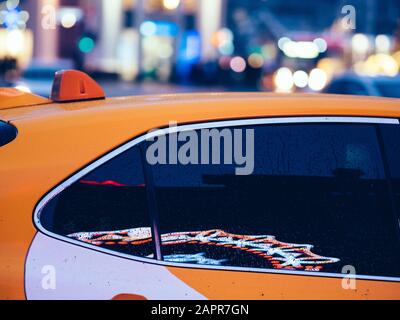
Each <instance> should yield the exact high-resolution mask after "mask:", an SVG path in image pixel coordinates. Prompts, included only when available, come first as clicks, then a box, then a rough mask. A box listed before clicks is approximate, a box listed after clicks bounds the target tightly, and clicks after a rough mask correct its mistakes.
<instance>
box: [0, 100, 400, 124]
mask: <svg viewBox="0 0 400 320" xmlns="http://www.w3.org/2000/svg"><path fill="white" fill-rule="evenodd" d="M185 115H186V116H187V120H188V121H189V122H193V121H196V119H197V120H198V121H205V120H221V119H225V118H248V117H263V116H265V117H270V116H274V117H276V116H298V115H315V116H318V115H337V116H339V115H343V116H374V117H399V116H400V100H399V99H390V98H375V97H361V96H344V95H323V94H271V93H203V94H169V95H154V96H133V97H120V98H110V99H105V100H94V101H85V102H74V103H46V104H41V105H32V106H25V107H17V108H15V107H14V108H9V109H7V108H5V109H2V110H1V108H0V119H2V120H5V121H13V122H17V123H18V122H22V121H23V122H25V123H26V122H29V121H35V120H45V119H48V120H51V121H59V122H63V120H65V121H66V120H67V119H76V120H77V121H80V120H85V119H86V120H89V119H91V121H92V120H93V119H94V118H95V119H100V118H102V117H106V118H108V119H116V120H117V119H119V118H120V120H121V121H123V119H124V118H125V117H126V116H132V117H140V118H145V117H148V118H149V119H151V118H160V119H162V117H165V120H174V117H178V116H179V118H180V119H182V120H183V119H184V117H185ZM196 116H197V118H196ZM175 120H177V119H175Z"/></svg>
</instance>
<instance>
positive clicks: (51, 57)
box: [0, 0, 400, 91]
mask: <svg viewBox="0 0 400 320" xmlns="http://www.w3.org/2000/svg"><path fill="white" fill-rule="evenodd" d="M1 3H3V7H4V4H13V5H15V4H16V3H17V7H16V8H13V12H14V13H13V14H15V12H17V13H18V14H20V12H22V10H25V11H27V12H29V19H28V20H27V22H26V28H25V30H24V32H25V33H24V36H23V37H22V36H19V38H18V37H16V36H15V39H14V40H12V41H11V44H12V46H11V47H12V48H13V49H15V47H18V48H19V49H20V51H21V52H23V53H24V54H23V55H21V57H18V59H19V60H24V61H25V63H21V64H20V65H21V67H25V66H26V61H28V60H29V59H28V56H29V55H30V56H32V58H33V59H34V61H41V62H45V63H48V64H57V63H58V62H59V61H60V60H70V61H73V63H74V65H75V67H76V68H79V69H83V70H85V71H88V72H94V73H98V74H104V75H114V76H115V77H118V78H121V79H123V80H126V81H132V80H146V79H152V80H155V81H163V82H167V81H177V82H191V83H203V84H212V83H223V84H229V85H235V84H238V85H241V86H243V85H248V86H249V87H254V88H256V89H262V90H281V91H292V90H303V89H311V90H316V91H318V90H320V89H321V87H323V85H321V83H322V84H323V83H325V82H327V81H329V79H330V78H331V77H332V76H333V75H334V73H335V72H341V71H345V70H354V71H356V72H360V73H366V74H370V75H373V74H381V73H383V74H387V75H394V74H398V71H399V70H398V69H399V65H400V53H398V52H399V50H400V46H399V39H398V38H399V36H400V28H399V17H400V2H399V1H397V0H346V1H344V0H332V1H319V2H318V3H316V2H315V1H314V0H303V1H298V0H286V1H281V0H268V1H265V0H252V1H247V2H244V1H242V0H113V1H110V0H35V1H27V0H21V1H18V0H7V1H0V4H1ZM349 5H350V6H353V7H354V8H355V9H356V12H355V19H356V20H355V26H356V28H355V29H354V30H353V29H345V28H343V24H342V20H343V17H344V16H345V14H346V13H344V12H343V7H345V6H349ZM10 7H12V6H11V5H10ZM0 9H1V8H0ZM7 10H8V9H7ZM0 12H2V11H1V10H0ZM8 15H11V13H10V14H7V17H8ZM3 22H4V21H1V15H0V25H3V27H4V26H5V24H4V23H3ZM7 28H8V27H7ZM7 28H6V29H7ZM8 29H10V28H8ZM0 31H1V28H0ZM11 31H13V30H8V31H7V32H11ZM29 39H30V40H29ZM20 41H23V43H24V46H21V45H15V44H18V43H17V42H20ZM29 43H30V45H29ZM28 47H30V49H29V48H28ZM22 48H23V49H22ZM27 48H28V49H27ZM1 50H2V49H1V45H0V59H1V52H2V51H1ZM3 51H4V50H3ZM14 51H15V50H14ZM22 56H24V57H23V58H22ZM60 65H62V64H60ZM312 79H314V80H312ZM310 83H311V85H310Z"/></svg>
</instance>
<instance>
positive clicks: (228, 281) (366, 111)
mask: <svg viewBox="0 0 400 320" xmlns="http://www.w3.org/2000/svg"><path fill="white" fill-rule="evenodd" d="M14 94H16V95H18V94H17V93H15V92H14ZM8 98H9V91H8ZM13 99H18V103H15V104H16V105H17V106H16V107H14V106H13V102H10V101H9V100H7V94H6V91H0V119H1V120H3V121H7V122H10V123H12V124H13V125H15V126H16V127H17V129H18V136H17V138H16V139H15V140H14V141H13V142H11V143H9V144H7V145H5V146H2V147H0V171H1V174H0V176H1V179H0V299H25V298H28V299H29V298H38V297H32V296H30V295H29V292H27V289H26V286H27V281H29V279H27V277H28V273H27V267H26V263H27V256H28V254H29V251H30V246H31V244H32V242H33V241H34V238H35V237H37V236H38V234H39V233H40V232H39V231H38V230H37V229H36V228H35V225H34V223H33V219H32V216H33V212H34V210H35V207H36V205H37V204H38V202H39V201H40V199H42V197H43V196H44V195H45V194H46V193H47V192H49V190H51V189H53V188H54V187H55V186H57V185H59V184H60V183H61V182H62V181H64V180H65V179H66V178H67V177H69V176H71V175H72V174H73V173H75V172H77V171H78V170H80V169H81V168H84V167H85V166H86V165H87V164H89V163H91V162H93V161H94V160H96V159H98V158H99V157H101V156H103V155H105V154H107V153H108V152H110V150H112V149H114V148H116V147H118V146H120V145H123V144H124V143H125V142H127V141H130V140H131V139H133V138H135V137H138V136H140V135H142V134H144V133H146V132H148V131H149V130H150V129H153V128H162V127H165V126H168V123H169V122H170V121H171V120H175V121H177V123H178V125H183V124H188V123H202V122H210V121H222V120H232V119H249V118H270V117H294V116H299V117H300V116H302V117H305V116H343V117H347V116H351V117H377V118H396V119H397V118H400V103H399V101H398V100H392V99H377V98H363V97H359V98H356V97H342V96H324V95H275V94H261V93H260V94H244V93H243V94H242V93H229V94H188V95H162V96H144V97H123V98H113V99H106V100H96V101H86V102H74V103H61V104H56V103H52V102H51V101H49V100H46V99H40V98H33V97H32V95H25V94H23V93H19V96H18V97H17V98H16V97H15V96H14V97H13ZM7 101H8V102H7ZM13 101H14V102H15V101H17V100H13ZM116 127H118V130H116V129H115V128H116ZM53 241H54V242H57V241H58V240H57V239H53ZM41 250H43V252H48V255H49V263H50V264H51V263H52V262H51V261H50V260H51V255H52V254H53V253H54V250H53V251H52V249H51V248H48V247H42V248H41ZM70 250H72V251H71V252H73V251H74V250H76V251H77V255H79V252H78V251H80V250H85V249H82V248H79V247H78V246H76V245H70ZM52 252H53V253H52ZM69 254H70V253H69ZM66 255H67V254H66ZM100 255H103V256H104V254H103V253H99V252H93V257H92V258H93V259H94V260H95V259H96V257H97V256H100ZM72 256H73V254H72ZM70 258H71V254H70V256H68V257H67V256H66V257H65V259H70ZM109 259H110V263H111V260H113V259H114V261H117V262H118V261H119V260H124V259H122V258H118V257H113V256H110V257H109ZM107 261H108V260H107ZM106 263H107V262H106ZM126 263H128V262H126ZM148 268H150V269H151V270H153V268H154V269H157V268H162V269H163V270H164V271H163V272H165V273H166V274H168V275H169V276H171V277H173V278H174V280H173V281H179V282H181V283H183V284H184V286H185V287H182V288H177V289H176V290H181V291H182V296H179V295H173V294H172V295H170V296H168V297H170V298H180V297H181V298H184V297H185V295H184V293H185V290H189V289H190V290H191V291H190V292H195V293H196V294H197V295H189V296H188V297H189V298H190V297H191V298H207V299H400V282H398V281H395V280H393V279H392V280H390V281H387V280H384V279H383V280H379V279H377V280H376V279H371V280H368V279H357V290H344V289H343V287H342V281H343V279H342V278H337V277H323V276H318V275H317V276H315V275H313V276H307V275H304V274H290V273H269V272H241V271H232V270H231V271H224V270H211V269H204V268H185V267H181V266H179V267H175V266H171V265H162V264H160V265H157V264H153V265H151V266H150V265H149V267H148ZM150 269H149V270H150ZM151 270H150V271H149V272H151ZM32 272H35V271H32V270H31V271H29V274H31V273H32ZM36 272H37V273H38V279H39V278H40V275H41V274H40V269H39V270H36ZM57 272H58V276H62V273H63V272H67V271H66V270H63V269H61V270H59V271H57ZM96 272H100V271H98V270H97V271H96ZM110 277H111V278H112V277H113V276H110ZM160 281H161V282H162V280H160ZM168 281H169V280H168ZM168 281H167V280H166V283H165V285H169V284H168V283H169V282H168ZM399 281H400V279H399ZM38 285H40V284H38ZM86 285H87V286H90V285H91V284H89V283H87V284H86ZM185 288H186V289H185ZM188 288H189V289H188ZM76 289H77V291H79V290H80V288H76ZM57 290H61V289H57ZM121 290H123V291H122V292H118V291H115V292H113V293H112V294H110V295H109V296H102V297H100V298H106V299H112V298H115V297H121V294H122V297H125V298H128V299H129V298H143V297H144V298H150V299H151V298H154V297H155V298H157V296H146V293H145V292H142V291H141V290H136V289H135V288H134V286H133V287H132V290H131V291H129V288H128V289H127V288H124V289H121ZM170 290H171V292H173V290H174V288H171V289H170ZM64 297H65V298H71V297H70V296H64ZM77 297H80V296H79V295H77ZM93 297H94V296H92V297H91V296H90V295H87V296H82V297H81V298H87V299H90V298H93ZM168 297H162V298H168ZM39 298H40V297H39ZM42 298H49V299H51V298H54V297H52V296H51V294H50V293H49V295H45V296H43V297H42ZM61 298H63V296H61Z"/></svg>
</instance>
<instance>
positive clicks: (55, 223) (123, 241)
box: [41, 147, 154, 258]
mask: <svg viewBox="0 0 400 320" xmlns="http://www.w3.org/2000/svg"><path fill="white" fill-rule="evenodd" d="M145 187H146V185H145V179H144V174H143V167H142V163H141V154H140V150H139V149H138V148H137V147H135V148H133V149H130V150H129V151H126V152H125V153H123V154H121V155H119V156H117V157H115V158H113V159H112V160H110V161H109V162H107V163H105V164H103V165H102V166H100V167H98V168H97V169H95V170H94V171H92V172H91V173H89V174H87V175H86V176H84V177H82V178H80V179H79V180H78V181H77V182H75V183H74V184H72V185H71V186H69V187H68V188H66V189H65V190H64V191H62V192H61V193H60V194H58V195H57V196H56V197H55V198H53V199H52V200H51V201H50V202H49V203H48V204H47V205H46V207H45V208H44V210H43V211H42V213H41V223H42V225H43V227H44V228H46V229H47V230H49V231H51V232H53V233H56V234H58V235H62V236H65V237H68V238H70V239H74V240H78V241H82V242H85V243H88V244H91V245H93V246H97V247H99V248H105V249H109V250H113V251H118V252H121V253H125V254H130V255H134V256H140V257H149V258H152V257H153V251H154V250H153V243H152V236H151V233H152V232H151V228H150V226H151V224H150V222H149V218H148V209H147V197H146V188H145Z"/></svg>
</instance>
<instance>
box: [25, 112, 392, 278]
mask: <svg viewBox="0 0 400 320" xmlns="http://www.w3.org/2000/svg"><path fill="white" fill-rule="evenodd" d="M301 123H354V124H360V123H363V124H393V125H399V124H400V122H399V120H398V119H395V118H377V117H351V116H349V117H348V116H334V117H331V116H323V117H321V116H315V117H312V116H311V117H276V118H256V119H238V120H222V121H208V122H202V123H197V124H189V125H177V126H175V127H170V128H165V129H156V130H154V131H150V132H149V133H147V134H143V135H141V136H139V137H137V138H134V139H133V140H131V141H129V142H127V143H125V144H124V145H122V146H120V147H118V148H116V149H115V150H113V151H111V152H109V153H108V154H106V155H104V156H102V157H101V158H100V159H98V160H96V161H94V162H93V163H91V164H89V165H88V166H87V167H85V168H84V169H82V170H80V171H79V172H77V173H75V174H74V175H72V176H71V177H70V178H68V179H67V180H65V181H64V182H62V183H61V184H60V185H58V186H57V187H55V188H54V189H52V190H51V191H50V192H48V193H47V194H46V195H45V196H44V197H43V198H42V199H41V200H40V201H39V203H38V204H37V205H36V207H35V210H34V214H33V222H34V225H35V226H36V228H37V229H38V231H39V232H41V233H43V234H44V235H46V236H49V237H51V238H54V239H57V240H61V241H63V242H67V243H71V244H74V245H78V246H80V247H83V248H87V249H91V250H94V251H98V252H102V253H106V254H109V255H112V256H115V257H120V258H124V259H129V260H133V261H137V262H142V263H149V264H155V265H159V266H166V267H176V268H191V269H208V270H221V271H222V270H223V271H239V272H255V273H270V274H285V275H300V276H317V277H327V278H344V277H348V278H354V279H360V280H376V281H391V282H400V277H385V276H369V275H355V276H352V275H349V274H346V273H345V274H341V273H325V272H311V271H291V270H276V269H259V268H246V267H231V266H210V265H194V264H186V263H175V262H166V261H158V260H155V259H151V258H143V257H137V256H132V255H128V254H124V253H119V252H116V251H112V250H109V249H105V248H100V247H96V246H93V245H90V244H87V243H84V242H81V241H77V240H74V239H71V238H67V237H64V236H60V235H58V234H55V233H53V232H50V231H48V230H46V229H45V228H44V227H43V226H42V224H41V222H40V214H41V211H42V209H43V208H44V207H45V206H46V204H47V203H48V202H49V201H51V200H52V199H53V198H54V197H55V196H57V195H58V194H59V193H61V192H62V191H64V190H65V189H66V188H68V187H69V186H70V185H72V184H73V183H75V182H76V181H78V180H79V179H80V178H82V177H83V176H85V175H86V174H88V173H90V172H92V171H93V170H95V169H96V168H98V167H99V166H101V165H102V164H104V163H106V162H108V161H110V160H111V159H113V158H115V157H117V156H118V155H120V154H121V153H123V152H125V151H127V150H129V149H131V148H132V147H134V146H136V145H138V144H139V143H141V142H144V141H146V140H147V139H150V138H154V137H157V136H162V135H167V134H171V133H177V132H182V131H192V130H200V129H209V128H221V127H241V126H249V125H262V124H301Z"/></svg>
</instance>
